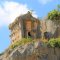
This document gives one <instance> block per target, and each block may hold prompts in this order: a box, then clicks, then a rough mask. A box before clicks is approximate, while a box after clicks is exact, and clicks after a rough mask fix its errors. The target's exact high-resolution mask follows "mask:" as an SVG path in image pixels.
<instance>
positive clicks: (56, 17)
mask: <svg viewBox="0 0 60 60" xmlns="http://www.w3.org/2000/svg"><path fill="white" fill-rule="evenodd" d="M59 9H60V5H58V9H54V10H52V11H50V12H49V13H48V19H49V20H52V21H53V22H54V23H56V24H60V10H59Z"/></svg>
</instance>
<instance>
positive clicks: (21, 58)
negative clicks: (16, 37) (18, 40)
mask: <svg viewBox="0 0 60 60" xmlns="http://www.w3.org/2000/svg"><path fill="white" fill-rule="evenodd" d="M0 60H60V49H58V48H55V49H54V48H47V47H46V46H45V45H43V44H42V42H38V41H37V42H35V43H34V44H33V43H28V44H26V45H24V46H19V47H17V48H15V49H14V50H13V51H12V52H11V53H10V54H9V55H8V56H7V57H6V54H5V55H3V56H1V58H0Z"/></svg>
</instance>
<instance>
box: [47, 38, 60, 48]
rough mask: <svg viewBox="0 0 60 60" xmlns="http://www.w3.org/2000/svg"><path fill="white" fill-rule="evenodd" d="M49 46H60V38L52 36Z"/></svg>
mask: <svg viewBox="0 0 60 60" xmlns="http://www.w3.org/2000/svg"><path fill="white" fill-rule="evenodd" d="M48 46H49V47H53V48H54V47H59V48H60V38H55V39H54V38H52V39H50V40H49V41H48Z"/></svg>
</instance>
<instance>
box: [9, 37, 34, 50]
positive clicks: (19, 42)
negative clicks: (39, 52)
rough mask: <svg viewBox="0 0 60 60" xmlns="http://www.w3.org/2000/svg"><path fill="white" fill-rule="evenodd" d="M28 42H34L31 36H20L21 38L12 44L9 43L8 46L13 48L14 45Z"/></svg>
mask: <svg viewBox="0 0 60 60" xmlns="http://www.w3.org/2000/svg"><path fill="white" fill-rule="evenodd" d="M29 42H34V41H33V40H32V39H31V38H22V39H21V40H19V41H17V42H15V43H14V44H12V45H10V48H11V49H14V48H15V47H18V46H20V45H24V44H27V43H29Z"/></svg>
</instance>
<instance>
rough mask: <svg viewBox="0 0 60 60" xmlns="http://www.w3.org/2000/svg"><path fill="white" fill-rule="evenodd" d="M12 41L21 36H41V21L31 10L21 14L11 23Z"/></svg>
mask: <svg viewBox="0 0 60 60" xmlns="http://www.w3.org/2000/svg"><path fill="white" fill-rule="evenodd" d="M9 29H10V30H11V35H10V38H11V40H12V43H14V42H15V41H18V40H21V38H28V37H31V38H40V21H39V19H37V18H34V17H33V16H32V15H31V13H30V12H28V13H27V14H24V15H22V16H19V17H17V18H16V20H15V21H14V22H13V23H11V24H10V25H9Z"/></svg>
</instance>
